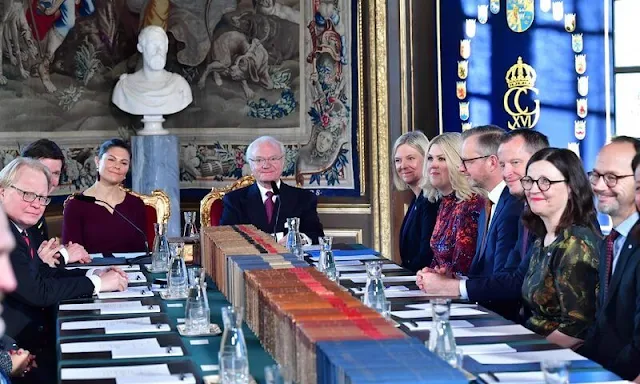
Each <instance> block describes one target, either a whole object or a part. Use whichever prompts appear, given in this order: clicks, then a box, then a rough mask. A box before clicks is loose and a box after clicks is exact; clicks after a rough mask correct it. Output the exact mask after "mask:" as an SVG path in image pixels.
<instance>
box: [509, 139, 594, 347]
mask: <svg viewBox="0 0 640 384" xmlns="http://www.w3.org/2000/svg"><path fill="white" fill-rule="evenodd" d="M520 182H521V183H522V188H523V189H524V191H525V196H526V198H527V204H528V205H527V206H526V207H525V210H524V213H523V218H522V220H523V222H524V224H525V226H526V227H527V228H528V229H529V230H530V231H531V232H532V233H533V234H535V235H536V237H537V240H536V241H535V243H534V245H533V247H532V249H531V250H530V252H532V254H531V262H530V264H529V270H528V272H527V275H526V276H525V279H524V283H523V285H522V296H523V298H524V301H525V304H526V305H527V306H528V307H529V309H531V311H532V314H533V315H532V316H531V317H530V318H529V319H528V320H527V324H526V325H527V327H528V328H529V329H531V330H532V331H534V332H536V333H538V334H540V335H543V336H545V337H546V338H547V340H548V341H550V342H552V343H555V344H558V345H560V346H563V347H565V348H574V349H575V348H577V347H579V346H580V345H581V344H582V342H583V340H584V337H585V336H586V333H587V330H588V328H589V326H590V325H591V324H592V323H593V321H594V320H595V312H596V307H595V306H596V298H597V291H598V257H599V256H598V253H599V252H598V244H599V242H600V240H601V239H600V235H599V233H600V231H599V229H598V228H596V227H595V224H594V223H596V222H597V221H596V217H595V207H594V204H593V192H592V191H591V186H590V184H589V180H588V179H587V176H586V174H585V172H584V170H583V168H582V163H581V162H580V159H579V158H578V156H576V155H575V153H573V152H572V151H570V150H568V149H559V148H545V149H542V150H540V151H538V152H536V153H535V154H534V155H533V156H532V157H531V159H530V160H529V162H528V163H527V173H526V176H525V177H523V178H522V179H521V181H520Z"/></svg>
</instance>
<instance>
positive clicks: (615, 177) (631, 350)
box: [578, 136, 640, 382]
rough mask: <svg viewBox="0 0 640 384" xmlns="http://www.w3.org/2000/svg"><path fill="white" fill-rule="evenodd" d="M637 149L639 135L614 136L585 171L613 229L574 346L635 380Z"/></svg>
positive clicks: (639, 301)
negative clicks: (591, 308) (591, 306)
mask: <svg viewBox="0 0 640 384" xmlns="http://www.w3.org/2000/svg"><path fill="white" fill-rule="evenodd" d="M639 153H640V141H639V140H638V139H634V138H631V137H627V136H620V137H616V138H614V139H613V140H612V141H611V143H610V144H608V145H606V146H604V147H603V148H602V149H601V150H600V152H599V153H598V157H597V159H596V163H595V166H594V168H593V170H592V171H591V172H589V181H590V182H591V186H592V188H593V192H594V194H595V196H596V199H597V202H598V204H597V207H598V211H599V212H601V213H605V214H607V215H609V217H610V218H611V223H612V224H613V228H612V230H611V233H610V234H609V235H607V237H606V238H605V241H604V242H603V244H602V246H601V247H600V265H599V279H600V290H599V292H598V302H597V306H596V308H597V315H596V321H595V324H594V325H593V326H592V329H591V330H590V332H589V335H588V337H587V338H586V339H585V343H584V345H583V347H582V348H581V349H579V350H578V352H580V353H581V354H583V355H584V356H586V357H588V358H590V359H592V360H594V361H596V362H598V363H600V364H601V365H602V366H604V367H605V368H607V369H609V370H610V371H612V372H614V373H616V374H617V375H619V376H621V377H622V378H623V379H625V380H634V381H635V382H640V365H639V363H640V221H639V219H640V216H639V215H638V210H637V209H638V205H640V204H637V203H640V192H639V190H638V187H640V155H639ZM634 174H635V180H634ZM634 200H635V201H634Z"/></svg>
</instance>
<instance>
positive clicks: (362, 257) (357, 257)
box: [311, 255, 380, 261]
mask: <svg viewBox="0 0 640 384" xmlns="http://www.w3.org/2000/svg"><path fill="white" fill-rule="evenodd" d="M333 258H334V259H335V260H336V261H346V260H378V259H379V258H380V256H376V255H346V256H334V257H333ZM319 259H320V256H312V257H311V260H312V261H318V260H319Z"/></svg>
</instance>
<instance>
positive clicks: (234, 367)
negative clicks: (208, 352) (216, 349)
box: [219, 350, 249, 384]
mask: <svg viewBox="0 0 640 384" xmlns="http://www.w3.org/2000/svg"><path fill="white" fill-rule="evenodd" d="M219 357H220V378H221V383H222V384H248V383H249V362H248V361H247V358H246V356H245V357H241V356H239V355H238V354H237V353H235V351H228V350H225V351H222V352H220V355H219Z"/></svg>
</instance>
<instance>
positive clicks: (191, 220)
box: [182, 212, 198, 237]
mask: <svg viewBox="0 0 640 384" xmlns="http://www.w3.org/2000/svg"><path fill="white" fill-rule="evenodd" d="M182 236H184V237H197V236H198V228H197V227H196V213H195V212H184V230H183V231H182Z"/></svg>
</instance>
